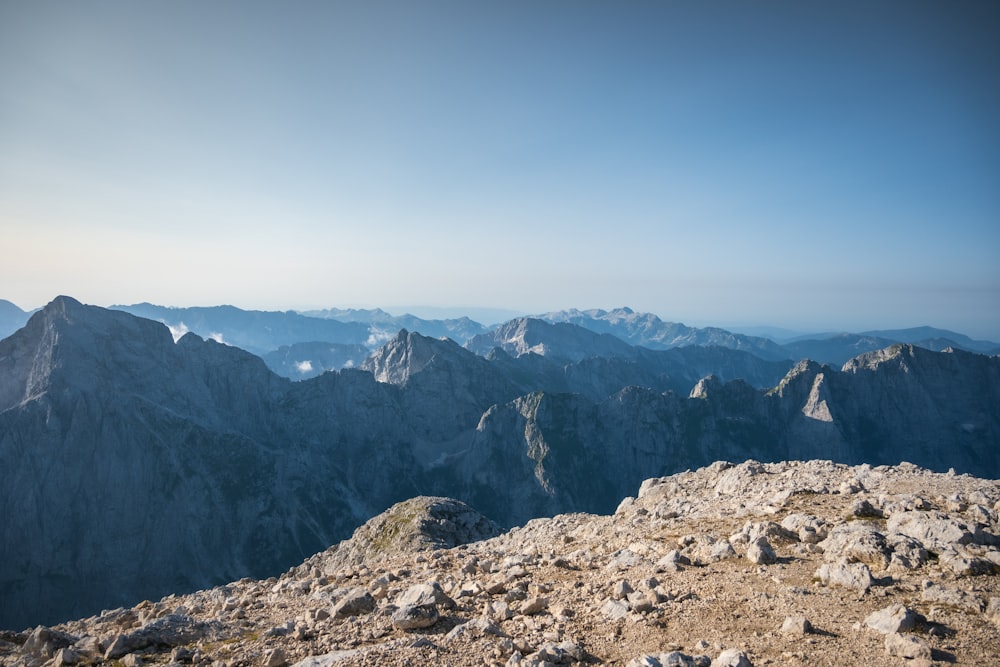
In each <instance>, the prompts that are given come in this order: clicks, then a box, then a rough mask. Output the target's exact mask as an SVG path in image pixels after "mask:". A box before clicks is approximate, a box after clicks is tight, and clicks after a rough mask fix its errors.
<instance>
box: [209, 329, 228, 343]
mask: <svg viewBox="0 0 1000 667" xmlns="http://www.w3.org/2000/svg"><path fill="white" fill-rule="evenodd" d="M208 337H209V338H211V339H212V340H214V341H215V342H216V343H222V344H223V345H227V343H226V341H224V340H223V339H222V334H221V333H219V332H218V331H213V332H212V333H210V334H208Z"/></svg>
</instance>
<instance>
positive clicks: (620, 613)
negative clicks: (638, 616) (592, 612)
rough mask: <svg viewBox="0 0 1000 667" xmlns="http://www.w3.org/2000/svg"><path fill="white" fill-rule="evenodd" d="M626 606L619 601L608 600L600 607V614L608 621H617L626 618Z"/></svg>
mask: <svg viewBox="0 0 1000 667" xmlns="http://www.w3.org/2000/svg"><path fill="white" fill-rule="evenodd" d="M628 611H629V609H628V604H626V603H625V602H622V601H621V600H608V601H606V602H605V603H604V604H603V605H602V606H601V613H603V614H604V615H605V616H606V617H608V619H610V620H612V621H617V620H618V619H621V618H625V617H626V616H628Z"/></svg>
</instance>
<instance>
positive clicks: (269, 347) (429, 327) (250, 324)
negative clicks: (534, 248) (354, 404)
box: [0, 303, 1000, 380]
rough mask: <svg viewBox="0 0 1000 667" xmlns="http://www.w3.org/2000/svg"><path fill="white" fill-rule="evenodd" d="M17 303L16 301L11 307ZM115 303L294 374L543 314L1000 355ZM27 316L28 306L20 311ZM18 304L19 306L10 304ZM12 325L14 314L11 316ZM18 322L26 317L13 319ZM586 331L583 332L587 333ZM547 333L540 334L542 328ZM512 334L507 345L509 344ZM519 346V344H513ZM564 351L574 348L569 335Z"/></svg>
mask: <svg viewBox="0 0 1000 667" xmlns="http://www.w3.org/2000/svg"><path fill="white" fill-rule="evenodd" d="M11 306H12V307H13V308H15V309H16V306H13V304H11ZM112 308H114V309H118V310H124V311H125V312H129V313H132V314H133V315H138V316H140V317H146V318H149V319H154V320H157V321H159V322H162V323H164V324H166V325H167V326H168V327H169V328H170V329H171V332H172V333H173V334H174V336H175V337H176V338H179V337H180V336H181V335H183V334H184V333H186V332H188V331H193V332H194V333H197V334H198V335H200V336H201V337H202V338H213V339H215V340H218V341H220V342H226V343H228V344H233V345H237V346H239V347H242V348H244V349H247V350H249V351H251V352H253V353H254V354H258V355H260V356H261V357H262V358H263V359H264V360H265V362H266V363H267V365H268V367H269V368H270V369H271V370H273V371H274V372H275V373H277V374H279V375H282V376H284V377H288V378H290V379H293V380H303V379H308V378H311V377H315V376H316V375H319V374H321V373H323V372H325V371H327V370H339V369H341V368H352V367H355V366H358V365H360V364H361V363H362V362H364V360H365V359H366V358H367V357H368V356H369V354H371V353H372V352H374V351H375V350H377V349H378V348H379V347H380V346H381V345H383V344H384V343H385V342H386V341H388V340H390V339H391V338H392V337H393V336H395V335H396V333H397V332H398V331H399V330H400V329H406V330H408V331H412V332H414V333H419V334H421V335H424V336H428V337H431V338H451V339H452V340H454V341H456V342H457V343H459V344H463V345H466V346H468V347H469V348H470V349H474V350H476V351H477V352H478V353H480V354H487V353H489V352H490V350H491V349H492V347H493V346H494V345H500V346H501V347H504V349H506V350H507V351H508V352H510V353H512V354H514V355H515V356H516V355H519V354H523V353H526V352H527V351H528V350H527V348H524V349H523V350H520V351H518V349H517V346H516V344H515V339H516V338H517V336H518V333H517V332H518V331H519V330H521V331H523V332H526V333H527V334H528V336H529V338H531V337H532V336H536V337H537V334H540V333H545V331H544V330H540V328H539V327H540V325H539V322H544V323H548V324H556V325H565V326H563V327H560V328H556V329H552V328H550V329H548V330H547V333H548V334H551V333H552V332H554V331H561V333H562V334H563V336H562V338H564V339H568V338H571V337H576V338H579V339H581V342H583V341H586V346H585V347H584V350H583V354H585V355H587V356H590V355H592V354H594V351H595V350H594V348H592V347H589V346H592V345H593V343H594V339H593V337H590V339H586V332H592V333H596V334H606V335H608V336H612V337H615V338H617V339H618V340H620V341H622V342H624V343H626V344H627V345H628V346H634V347H643V348H648V349H651V350H670V349H680V348H689V347H721V348H728V349H732V350H739V351H743V352H748V353H750V354H753V355H754V356H756V357H759V358H761V359H765V360H771V361H798V360H799V359H803V358H810V359H814V360H817V361H820V362H823V363H831V364H837V365H841V364H843V363H845V362H846V361H848V360H849V359H851V358H853V357H855V356H857V355H858V354H862V353H864V352H870V351H873V350H878V349H882V348H884V347H888V346H889V345H893V344H895V343H912V344H915V345H919V346H921V347H926V348H928V349H932V350H937V351H943V350H945V349H947V348H949V347H950V348H955V349H964V350H967V351H971V352H980V353H983V354H998V353H1000V344H997V343H992V342H989V341H977V340H973V339H971V338H969V337H968V336H964V335H962V334H959V333H956V332H953V331H947V330H944V329H935V328H932V327H917V328H914V329H900V330H892V331H870V332H864V333H861V334H855V333H839V334H815V335H809V336H804V337H799V338H796V339H793V340H790V341H785V342H782V343H778V342H775V341H774V340H771V339H768V338H764V337H760V336H748V335H743V334H739V333H733V332H730V331H726V330H725V329H720V328H718V327H707V328H696V327H689V326H686V325H684V324H680V323H677V322H665V321H663V320H661V319H660V318H659V317H657V316H656V315H653V314H651V313H637V312H635V311H633V310H632V309H630V308H616V309H613V310H600V309H592V310H578V309H569V310H562V311H555V312H550V313H545V314H541V315H538V316H535V317H519V318H515V319H513V320H509V321H507V322H504V323H501V324H498V325H495V326H493V327H485V326H483V325H481V324H479V323H478V322H475V321H473V320H471V319H469V318H468V317H460V318H452V319H443V320H428V319H423V318H419V317H415V316H413V315H409V314H405V315H398V316H397V315H391V314H389V313H387V312H385V311H383V310H380V309H371V310H366V309H337V308H329V309H326V310H313V311H304V312H294V311H288V312H268V311H244V310H240V309H238V308H234V307H233V306H213V307H200V308H166V307H163V306H156V305H153V304H149V303H141V304H133V305H129V306H112ZM16 310H17V311H18V312H19V313H20V315H17V314H15V315H16V316H17V317H20V318H22V319H21V320H20V322H21V323H22V324H23V321H25V320H26V319H27V317H28V313H24V312H23V311H20V309H16ZM12 312H13V311H12ZM13 322H14V324H16V321H13ZM17 326H20V324H17ZM17 326H14V325H13V324H12V325H11V326H10V327H9V328H7V329H4V328H3V314H2V309H0V337H2V336H4V335H7V334H9V333H12V332H13V331H14V330H15V329H16V328H17ZM584 330H585V331H584ZM543 338H544V336H543ZM504 341H506V343H504ZM536 344H540V345H541V347H537V348H536V349H534V350H533V352H534V353H535V354H540V355H545V354H547V350H546V346H545V341H544V339H542V340H536ZM512 345H513V346H514V347H513V349H512V348H511V346H512ZM563 346H564V353H565V352H568V350H567V349H566V348H565V340H564V343H563ZM604 347H605V352H604V353H603V354H604V356H608V355H609V354H611V355H621V354H625V356H628V354H629V353H627V352H624V353H623V352H622V350H625V349H626V348H624V347H623V346H621V345H616V344H615V342H614V341H611V342H606V343H605V346H604Z"/></svg>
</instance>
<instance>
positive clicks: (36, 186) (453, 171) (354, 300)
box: [0, 0, 1000, 341]
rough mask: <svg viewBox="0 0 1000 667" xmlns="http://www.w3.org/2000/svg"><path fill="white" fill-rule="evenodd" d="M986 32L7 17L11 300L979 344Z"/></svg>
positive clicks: (516, 9) (500, 18)
mask: <svg viewBox="0 0 1000 667" xmlns="http://www.w3.org/2000/svg"><path fill="white" fill-rule="evenodd" d="M998 19H1000V5H998V4H995V3H984V2H974V1H962V0H959V1H956V2H951V3H947V4H943V3H938V2H924V1H920V0H916V1H912V2H887V1H879V0H875V1H869V2H860V1H859V2H843V3H836V4H822V5H821V4H817V3H801V2H792V1H786V0H772V1H765V2H761V3H752V4H750V3H745V2H732V1H728V0H727V1H717V2H700V3H682V2H670V3H648V2H638V3H630V4H625V5H622V4H619V3H607V2H590V1H583V2H561V1H555V2H551V3H529V2H510V3H502V4H483V3H463V2H427V3H407V2H377V1H375V2H366V3H360V4H349V3H313V2H291V3H282V4H280V5H279V4H272V3H266V2H255V1H250V2H233V1H230V0H220V1H218V2H212V3H200V2H190V1H187V0H181V1H178V2H171V3H161V4H152V3H132V2H124V1H119V0H98V1H95V2H89V3H62V2H50V1H48V0H39V1H36V2H30V3H3V4H0V234H2V239H3V245H2V246H0V247H2V250H0V258H2V261H0V298H4V299H9V300H10V301H12V302H14V303H16V304H17V305H18V306H19V307H21V308H25V309H31V308H35V307H38V306H41V305H43V304H44V303H47V302H48V301H49V300H51V299H52V298H54V297H55V296H56V295H58V294H67V295H70V296H73V297H74V298H77V299H79V300H81V301H83V302H86V303H93V304H96V305H105V306H107V305H112V304H130V303H137V302H142V301H148V302H151V303H156V304H160V305H173V306H178V307H187V306H209V305H219V304H226V303H228V304H233V305H236V306H238V307H240V308H244V309H248V310H252V309H257V310H290V309H293V310H308V309H322V308H330V307H382V308H384V309H386V310H389V311H390V312H394V311H393V310H392V309H393V308H398V307H399V306H393V305H391V304H420V305H421V306H422V307H424V308H447V307H452V306H459V307H462V308H466V309H471V308H492V309H501V310H506V311H511V312H519V313H529V314H535V313H543V312H548V311H553V310H561V309H565V308H574V307H575V308H579V309H581V310H583V309H589V308H595V307H596V308H604V309H612V308H616V307H621V306H629V307H631V308H633V309H634V310H636V311H640V312H652V313H655V314H656V315H658V316H659V317H661V318H662V319H664V320H667V321H675V322H684V323H685V324H688V325H691V326H720V327H723V328H729V329H738V328H746V327H754V326H772V327H782V328H787V329H791V330H794V331H796V332H823V331H841V330H849V331H865V330H877V329H898V328H909V327H914V326H924V325H928V326H934V327H938V328H943V329H950V330H953V331H956V332H959V333H963V334H966V335H969V336H972V337H973V338H981V339H988V340H994V341H995V340H1000V187H998V186H1000V123H997V121H996V119H997V118H1000V40H997V39H996V38H995V35H994V32H995V30H994V29H995V26H997V25H998V24H1000V21H998ZM386 304H389V305H386ZM415 307H416V306H412V305H411V306H407V308H415Z"/></svg>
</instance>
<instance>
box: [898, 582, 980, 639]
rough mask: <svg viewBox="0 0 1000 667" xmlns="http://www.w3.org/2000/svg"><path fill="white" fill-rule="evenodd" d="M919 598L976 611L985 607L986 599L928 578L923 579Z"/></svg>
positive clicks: (923, 600) (932, 602)
mask: <svg viewBox="0 0 1000 667" xmlns="http://www.w3.org/2000/svg"><path fill="white" fill-rule="evenodd" d="M920 600H921V601H922V602H929V603H931V604H939V605H949V606H952V607H956V608H958V609H967V610H969V611H973V612H976V613H979V612H982V611H984V610H985V609H986V600H985V599H983V597H982V596H980V595H976V594H975V593H971V592H969V591H963V590H961V589H958V588H948V587H945V586H941V585H939V584H935V583H934V582H932V581H929V580H927V581H924V583H923V585H922V587H921V591H920ZM897 632H902V630H897Z"/></svg>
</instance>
